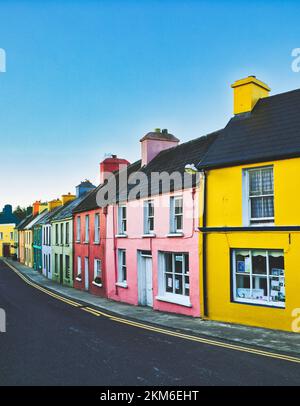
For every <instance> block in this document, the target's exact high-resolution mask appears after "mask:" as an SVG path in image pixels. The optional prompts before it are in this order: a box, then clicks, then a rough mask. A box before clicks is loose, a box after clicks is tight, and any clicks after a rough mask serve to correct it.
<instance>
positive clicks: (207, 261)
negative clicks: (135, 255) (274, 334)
mask: <svg viewBox="0 0 300 406" xmlns="http://www.w3.org/2000/svg"><path fill="white" fill-rule="evenodd" d="M232 87H233V89H234V113H235V115H234V117H233V118H232V119H231V120H230V121H229V123H228V124H227V126H226V127H225V128H224V129H223V130H221V131H219V133H218V137H217V139H216V141H215V143H214V144H213V145H212V147H211V148H210V150H209V151H208V153H207V155H206V156H205V157H204V159H203V160H202V161H201V162H200V165H199V167H200V168H201V170H202V174H203V177H204V179H205V187H204V190H203V194H202V198H203V201H202V204H203V216H202V218H201V219H200V225H201V227H200V231H201V233H200V255H201V259H202V261H201V263H202V266H201V280H202V288H203V289H202V292H203V295H202V300H201V305H202V314H204V315H205V317H206V318H208V319H213V320H218V321H224V322H232V323H241V324H247V325H253V326H260V327H266V328H272V329H279V330H286V331H294V332H299V331H300V270H299V264H300V210H299V200H298V199H299V190H300V177H299V173H300V90H295V91H292V92H287V93H283V94H278V95H275V96H270V97H268V93H269V91H270V89H269V87H268V86H267V85H265V84H264V83H263V82H261V81H259V80H257V79H256V78H255V77H252V76H251V77H248V78H246V79H244V80H240V81H237V82H235V83H234V84H233V85H232Z"/></svg>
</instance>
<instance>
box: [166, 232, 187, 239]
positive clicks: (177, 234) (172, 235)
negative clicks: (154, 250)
mask: <svg viewBox="0 0 300 406" xmlns="http://www.w3.org/2000/svg"><path fill="white" fill-rule="evenodd" d="M183 236H184V234H183V232H177V233H169V234H167V237H168V238H172V237H183Z"/></svg>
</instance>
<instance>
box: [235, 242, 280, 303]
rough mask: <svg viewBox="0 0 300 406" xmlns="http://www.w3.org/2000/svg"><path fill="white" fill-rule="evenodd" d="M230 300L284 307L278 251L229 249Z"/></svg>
mask: <svg viewBox="0 0 300 406" xmlns="http://www.w3.org/2000/svg"><path fill="white" fill-rule="evenodd" d="M232 255H233V299H234V301H236V302H244V303H254V304H264V305H270V306H276V307H285V271H284V255H283V251H282V250H253V249H252V250H241V249H236V250H233V253H232Z"/></svg>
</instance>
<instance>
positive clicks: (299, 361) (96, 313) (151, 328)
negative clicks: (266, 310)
mask: <svg viewBox="0 0 300 406" xmlns="http://www.w3.org/2000/svg"><path fill="white" fill-rule="evenodd" d="M3 262H4V263H5V264H6V265H7V266H8V267H9V268H10V269H12V270H13V271H14V272H15V273H16V274H17V275H18V276H19V277H20V278H21V279H22V280H24V282H26V283H27V284H28V285H30V286H32V287H34V288H36V289H38V290H40V291H42V292H44V293H46V294H47V295H49V296H52V297H53V298H54V299H57V300H60V301H62V302H65V303H67V304H69V305H71V306H75V307H78V308H80V309H81V310H84V311H85V312H88V313H90V314H93V315H94V316H97V317H99V316H103V317H106V318H108V319H110V320H112V321H115V322H117V323H122V324H127V325H129V326H132V327H136V328H140V329H143V330H149V331H152V332H156V333H160V334H164V335H168V336H173V337H177V338H182V339H185V340H189V341H195V342H198V343H202V344H207V345H211V346H214V347H222V348H226V349H229V350H234V351H239V352H246V353H250V354H254V355H260V356H263V357H269V358H274V359H279V360H283V361H288V362H293V363H297V364H300V358H297V357H293V356H289V355H283V354H277V353H274V352H269V351H263V350H258V349H255V348H251V347H244V346H242V345H237V344H229V343H223V342H221V341H215V340H211V339H207V338H202V337H196V336H192V335H189V334H184V333H178V332H176V331H172V330H167V329H163V328H160V327H154V326H150V325H148V324H144V323H139V322H136V321H131V320H128V319H125V318H121V317H117V316H113V315H111V314H108V313H105V312H102V311H99V310H97V309H93V308H91V307H82V304H80V303H77V302H74V301H73V300H69V299H66V298H64V297H63V296H60V295H58V294H56V293H53V292H50V291H49V290H48V289H45V288H42V287H41V286H39V285H37V284H36V283H34V282H31V281H30V280H28V279H27V278H26V277H25V276H24V275H23V274H22V273H21V272H20V271H18V269H17V268H15V267H14V266H13V265H11V264H9V263H8V262H6V261H3Z"/></svg>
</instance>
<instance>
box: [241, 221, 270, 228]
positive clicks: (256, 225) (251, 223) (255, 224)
mask: <svg viewBox="0 0 300 406" xmlns="http://www.w3.org/2000/svg"><path fill="white" fill-rule="evenodd" d="M274 225H275V223H274V221H270V222H269V221H268V222H263V221H262V222H257V223H256V222H250V224H248V226H249V227H272V226H274Z"/></svg>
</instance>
